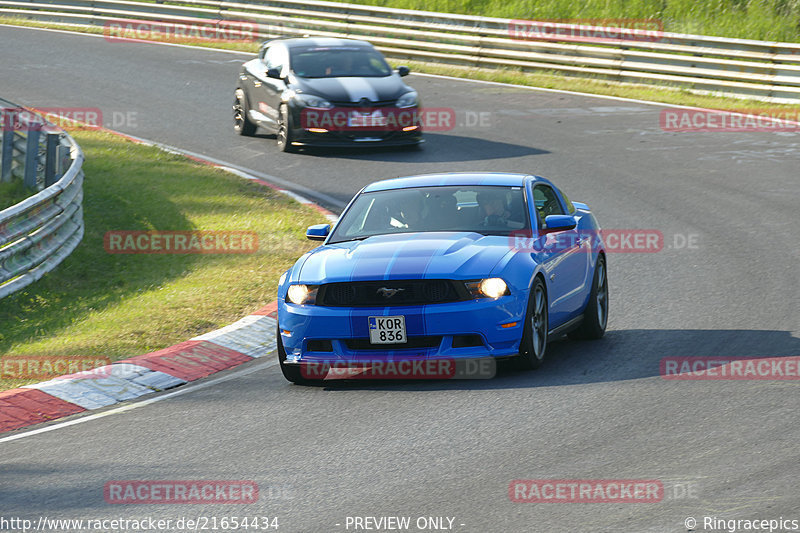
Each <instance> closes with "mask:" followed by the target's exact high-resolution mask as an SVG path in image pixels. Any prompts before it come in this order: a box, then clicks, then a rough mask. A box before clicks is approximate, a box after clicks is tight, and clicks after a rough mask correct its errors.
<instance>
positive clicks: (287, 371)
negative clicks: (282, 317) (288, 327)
mask: <svg viewBox="0 0 800 533" xmlns="http://www.w3.org/2000/svg"><path fill="white" fill-rule="evenodd" d="M277 335H278V364H279V365H280V367H281V372H283V377H285V378H286V379H287V380H288V381H291V382H292V383H294V384H296V385H312V384H314V383H315V381H313V380H309V379H306V378H304V377H303V374H302V372H301V371H300V365H287V364H286V350H285V349H284V347H283V339H281V328H280V327H278V331H277Z"/></svg>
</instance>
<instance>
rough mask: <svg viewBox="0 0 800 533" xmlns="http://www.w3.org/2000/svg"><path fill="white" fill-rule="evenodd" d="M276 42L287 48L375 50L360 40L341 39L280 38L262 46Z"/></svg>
mask: <svg viewBox="0 0 800 533" xmlns="http://www.w3.org/2000/svg"><path fill="white" fill-rule="evenodd" d="M275 42H280V43H281V44H283V45H284V46H286V47H287V48H308V47H312V48H314V47H319V48H336V47H340V46H344V47H346V46H351V47H352V46H358V47H364V48H373V46H372V45H371V44H370V43H368V42H367V41H362V40H360V39H339V38H336V37H279V38H277V39H272V40H269V41H265V42H264V43H262V44H261V46H262V47H263V46H264V45H265V44H267V43H275Z"/></svg>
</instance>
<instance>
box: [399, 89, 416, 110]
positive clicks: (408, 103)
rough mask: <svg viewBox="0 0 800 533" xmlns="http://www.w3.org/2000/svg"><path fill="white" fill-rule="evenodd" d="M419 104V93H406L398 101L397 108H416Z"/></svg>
mask: <svg viewBox="0 0 800 533" xmlns="http://www.w3.org/2000/svg"><path fill="white" fill-rule="evenodd" d="M417 104H418V96H417V91H411V92H410V93H406V94H404V95H403V96H401V97H400V98H398V99H397V104H395V105H396V106H397V107H414V106H415V105H417Z"/></svg>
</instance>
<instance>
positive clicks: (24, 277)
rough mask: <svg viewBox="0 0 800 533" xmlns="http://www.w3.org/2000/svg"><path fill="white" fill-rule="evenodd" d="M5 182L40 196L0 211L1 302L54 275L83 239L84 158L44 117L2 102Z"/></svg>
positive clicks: (1, 172)
mask: <svg viewBox="0 0 800 533" xmlns="http://www.w3.org/2000/svg"><path fill="white" fill-rule="evenodd" d="M0 120H2V124H1V125H0V131H1V132H2V139H0V148H2V149H1V150H0V181H3V182H7V181H11V180H12V179H22V180H24V182H25V184H26V187H28V188H30V189H34V190H38V191H39V192H36V193H35V194H34V195H33V196H30V197H28V198H26V199H25V200H23V201H21V202H19V203H18V204H16V205H13V206H11V207H9V208H7V209H4V210H2V211H0V298H4V297H6V296H8V295H9V294H11V293H13V292H16V291H18V290H20V289H22V288H23V287H26V286H27V285H30V284H31V283H33V282H34V281H37V280H38V279H40V278H41V277H42V276H44V275H45V274H46V273H48V272H50V271H51V270H53V269H54V268H55V267H56V266H57V265H58V264H59V263H61V261H63V260H64V258H66V257H67V256H68V255H69V254H70V253H71V252H72V251H73V250H74V249H75V247H76V246H77V245H78V244H79V243H80V241H81V239H82V238H83V207H82V201H83V169H82V166H83V152H82V151H81V149H80V147H79V146H78V144H77V143H76V142H75V140H74V139H72V137H70V136H69V135H67V134H66V133H65V132H64V131H62V130H60V129H58V128H56V127H54V126H53V125H51V124H49V123H47V121H45V120H44V118H42V117H41V116H39V115H37V114H35V113H33V112H31V111H29V110H27V109H24V108H21V107H20V106H17V105H14V104H12V103H10V102H7V101H5V100H0Z"/></svg>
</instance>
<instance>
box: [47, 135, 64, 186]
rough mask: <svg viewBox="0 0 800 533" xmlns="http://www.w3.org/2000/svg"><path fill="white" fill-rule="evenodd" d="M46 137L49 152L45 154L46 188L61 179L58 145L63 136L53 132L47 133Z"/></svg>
mask: <svg viewBox="0 0 800 533" xmlns="http://www.w3.org/2000/svg"><path fill="white" fill-rule="evenodd" d="M46 135H47V137H46V139H45V146H46V150H47V151H46V152H45V153H46V155H45V163H44V186H45V187H49V186H51V185H52V184H54V183H55V182H57V181H58V180H59V178H60V177H61V172H60V170H61V169H60V168H59V166H60V165H59V164H58V156H59V149H58V145H59V143H60V142H61V135H60V134H58V133H53V132H47V133H46Z"/></svg>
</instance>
